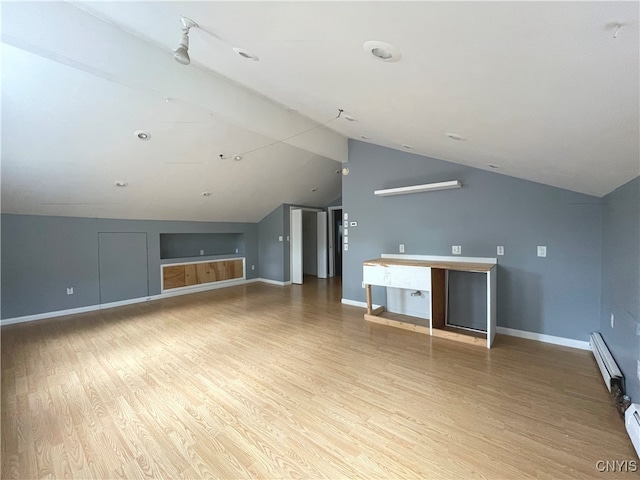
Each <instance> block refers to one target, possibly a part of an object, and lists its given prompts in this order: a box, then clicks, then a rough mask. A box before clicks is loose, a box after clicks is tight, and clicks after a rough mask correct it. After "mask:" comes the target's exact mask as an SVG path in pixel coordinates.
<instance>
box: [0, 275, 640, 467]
mask: <svg viewBox="0 0 640 480" xmlns="http://www.w3.org/2000/svg"><path fill="white" fill-rule="evenodd" d="M362 314H363V309H360V308H356V307H350V306H344V305H341V304H340V288H339V283H337V282H333V281H326V280H312V281H309V282H307V283H306V284H305V285H304V286H288V287H277V286H272V285H265V284H258V283H256V284H250V285H246V286H241V287H232V288H227V289H222V290H214V291H210V292H204V293H198V294H193V295H186V296H182V297H174V298H170V299H165V300H160V301H155V302H149V303H146V304H137V305H132V306H127V307H121V308H117V309H110V310H104V311H102V312H92V313H88V314H81V315H76V316H69V317H64V318H58V319H51V320H44V321H39V322H33V323H30V324H22V325H13V326H8V327H4V328H2V332H1V333H2V478H6V479H11V478H16V479H35V478H61V477H69V478H83V479H89V478H96V479H97V478H100V479H106V478H209V477H211V478H229V479H231V478H367V479H370V478H418V477H421V478H496V479H520V478H528V477H536V478H581V479H584V478H603V477H614V476H615V477H620V476H621V474H620V473H616V474H610V475H609V474H603V473H600V472H598V470H597V469H596V462H597V461H599V460H619V461H622V460H634V459H636V457H635V453H634V450H633V447H632V445H631V442H630V441H629V439H628V437H627V436H626V432H625V430H624V423H623V422H622V421H621V420H620V419H619V417H618V416H617V413H616V412H615V411H614V409H613V407H612V406H611V404H610V403H609V400H608V397H607V391H606V388H605V386H604V383H603V381H602V379H601V377H600V374H599V372H598V370H597V367H596V365H595V362H594V360H593V358H592V355H591V353H590V352H586V351H579V350H573V349H569V348H563V347H557V346H552V345H546V344H543V343H538V342H533V341H528V340H522V339H515V338H510V337H505V336H498V338H497V341H496V343H495V347H494V348H492V349H491V350H487V349H483V348H474V347H470V346H468V345H465V344H462V343H458V342H454V341H450V340H446V339H440V338H433V337H429V336H427V335H420V334H416V333H413V332H409V331H404V330H401V329H397V328H392V327H387V326H384V325H378V324H374V323H370V322H366V321H364V320H363V318H362ZM637 475H638V474H637V473H630V474H629V477H631V476H637ZM622 476H625V475H624V474H622Z"/></svg>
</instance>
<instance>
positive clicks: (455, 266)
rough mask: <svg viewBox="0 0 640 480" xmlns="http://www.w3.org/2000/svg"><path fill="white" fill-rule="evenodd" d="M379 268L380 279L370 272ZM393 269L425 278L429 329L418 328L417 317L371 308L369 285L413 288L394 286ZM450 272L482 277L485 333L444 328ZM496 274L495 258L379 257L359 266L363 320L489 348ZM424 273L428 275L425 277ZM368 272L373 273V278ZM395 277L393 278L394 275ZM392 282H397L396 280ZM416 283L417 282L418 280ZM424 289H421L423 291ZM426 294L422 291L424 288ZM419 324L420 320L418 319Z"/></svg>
mask: <svg viewBox="0 0 640 480" xmlns="http://www.w3.org/2000/svg"><path fill="white" fill-rule="evenodd" d="M377 267H380V268H383V269H385V270H384V272H385V273H384V274H383V275H382V277H381V276H380V272H381V271H380V270H372V268H377ZM393 268H401V269H403V272H404V273H405V274H406V272H407V268H416V269H424V270H416V272H417V274H416V275H415V276H416V277H417V278H421V277H423V275H422V273H425V274H427V275H429V281H426V279H425V278H422V281H423V282H424V283H423V284H424V285H429V288H428V295H429V310H430V311H429V319H428V322H429V325H428V327H427V326H426V325H421V324H420V321H418V319H417V317H409V316H407V315H402V314H394V313H390V312H385V307H378V308H376V309H374V308H373V298H372V291H371V286H372V285H378V286H383V287H393V288H414V287H407V285H406V284H412V282H413V281H416V280H415V279H413V280H412V279H408V278H402V279H400V283H403V285H396V284H394V278H392V276H393V275H392V274H391V272H392V271H393V270H392V269H393ZM450 270H455V271H465V272H477V273H484V274H485V275H486V295H487V311H486V318H487V320H486V321H487V323H486V325H487V330H486V333H483V332H475V331H470V330H466V329H463V328H458V327H453V326H450V325H447V322H446V318H447V313H446V310H447V295H448V293H447V289H448V284H447V283H448V282H447V272H448V271H450ZM496 270H497V260H496V259H495V258H474V257H442V256H427V255H396V254H383V255H382V256H381V257H380V258H377V259H373V260H367V261H365V262H363V279H364V283H365V290H366V296H367V313H365V315H364V318H365V320H368V321H370V322H375V323H381V324H384V325H389V326H394V327H398V328H404V329H408V330H412V331H415V332H419V333H425V334H429V335H432V336H437V337H442V338H448V339H451V340H456V341H462V342H466V343H470V344H474V345H486V347H487V348H491V344H492V343H493V341H494V339H495V335H496V328H497V326H496ZM427 271H428V273H427ZM372 272H377V274H373V273H372ZM396 276H397V275H396ZM395 280H398V279H397V278H396V279H395ZM418 282H420V280H418ZM423 288H424V287H423ZM425 293H426V288H425ZM420 320H421V321H422V323H425V322H424V319H420Z"/></svg>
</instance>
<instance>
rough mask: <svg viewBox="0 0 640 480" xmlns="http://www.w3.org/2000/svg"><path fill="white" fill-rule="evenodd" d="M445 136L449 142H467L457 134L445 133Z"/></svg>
mask: <svg viewBox="0 0 640 480" xmlns="http://www.w3.org/2000/svg"><path fill="white" fill-rule="evenodd" d="M445 135H446V136H447V137H449V138H450V139H451V140H457V141H460V142H464V141H466V140H467V139H466V138H464V137H463V136H461V135H458V134H457V133H445Z"/></svg>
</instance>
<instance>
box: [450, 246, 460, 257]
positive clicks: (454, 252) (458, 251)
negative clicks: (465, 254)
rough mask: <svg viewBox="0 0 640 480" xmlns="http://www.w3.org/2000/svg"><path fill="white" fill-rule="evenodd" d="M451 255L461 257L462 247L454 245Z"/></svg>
mask: <svg viewBox="0 0 640 480" xmlns="http://www.w3.org/2000/svg"><path fill="white" fill-rule="evenodd" d="M451 253H453V254H454V255H460V254H461V253H462V245H452V246H451Z"/></svg>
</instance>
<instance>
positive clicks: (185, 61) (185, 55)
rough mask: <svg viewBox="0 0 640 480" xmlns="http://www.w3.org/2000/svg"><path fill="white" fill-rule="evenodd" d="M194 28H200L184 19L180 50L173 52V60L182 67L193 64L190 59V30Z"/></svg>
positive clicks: (179, 44)
mask: <svg viewBox="0 0 640 480" xmlns="http://www.w3.org/2000/svg"><path fill="white" fill-rule="evenodd" d="M192 28H198V24H197V23H196V22H194V21H193V20H191V19H190V18H187V17H182V36H181V37H180V43H178V48H176V49H175V50H174V51H173V58H175V59H176V62H178V63H181V64H182V65H189V63H191V59H190V58H189V30H190V29H192Z"/></svg>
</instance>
